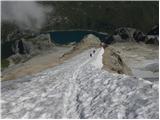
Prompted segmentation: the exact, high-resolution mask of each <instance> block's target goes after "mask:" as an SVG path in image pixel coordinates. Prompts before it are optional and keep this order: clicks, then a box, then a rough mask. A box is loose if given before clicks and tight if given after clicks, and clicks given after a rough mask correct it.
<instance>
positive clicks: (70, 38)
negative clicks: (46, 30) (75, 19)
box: [50, 30, 108, 44]
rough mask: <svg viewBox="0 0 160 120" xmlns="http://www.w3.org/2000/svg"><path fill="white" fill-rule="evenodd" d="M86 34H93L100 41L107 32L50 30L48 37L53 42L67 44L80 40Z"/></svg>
mask: <svg viewBox="0 0 160 120" xmlns="http://www.w3.org/2000/svg"><path fill="white" fill-rule="evenodd" d="M88 34H93V35H95V36H96V37H98V38H99V39H100V40H101V41H103V40H104V39H105V38H106V37H108V35H107V33H101V32H95V31H87V30H86V31H85V30H84V31H83V30H73V31H53V32H50V37H51V40H52V41H53V42H54V43H57V44H68V43H71V42H80V41H81V40H82V39H83V38H84V37H85V36H86V35H88Z"/></svg>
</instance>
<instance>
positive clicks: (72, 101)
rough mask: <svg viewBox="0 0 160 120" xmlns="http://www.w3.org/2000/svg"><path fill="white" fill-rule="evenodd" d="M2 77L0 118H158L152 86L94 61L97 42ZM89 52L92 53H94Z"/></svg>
mask: <svg viewBox="0 0 160 120" xmlns="http://www.w3.org/2000/svg"><path fill="white" fill-rule="evenodd" d="M92 52H93V49H89V50H86V51H85V52H83V53H81V54H79V55H77V56H75V57H73V58H72V59H70V60H68V61H66V62H65V63H64V64H62V65H59V66H56V67H54V68H51V69H47V70H45V71H43V72H41V73H38V74H36V75H35V76H28V77H25V78H22V79H18V80H12V81H3V82H2V100H1V104H2V118H114V119H115V118H159V112H158V86H157V85H155V84H153V83H152V82H149V81H145V80H143V79H138V78H135V77H129V76H126V75H120V74H113V73H108V72H107V71H104V70H101V69H100V68H101V66H100V67H97V66H98V65H97V62H96V61H100V60H101V61H102V57H99V56H101V55H102V54H103V50H102V48H99V49H96V52H95V53H94V54H93V57H90V56H89V54H90V53H92ZM94 57H95V58H96V57H97V58H96V59H94Z"/></svg>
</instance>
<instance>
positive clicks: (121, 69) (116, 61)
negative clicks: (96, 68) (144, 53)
mask: <svg viewBox="0 0 160 120" xmlns="http://www.w3.org/2000/svg"><path fill="white" fill-rule="evenodd" d="M103 64H104V69H105V70H109V71H112V72H116V73H119V74H126V75H132V71H131V69H130V68H129V67H128V66H127V65H126V64H125V62H124V61H123V59H122V56H121V55H120V54H119V51H118V50H116V49H115V48H113V47H111V46H109V47H106V48H105V51H104V54H103Z"/></svg>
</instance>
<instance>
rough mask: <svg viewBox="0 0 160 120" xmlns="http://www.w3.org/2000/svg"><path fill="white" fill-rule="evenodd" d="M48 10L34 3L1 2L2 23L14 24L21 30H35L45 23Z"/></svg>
mask: <svg viewBox="0 0 160 120" xmlns="http://www.w3.org/2000/svg"><path fill="white" fill-rule="evenodd" d="M50 10H51V8H49V7H44V6H42V5H40V4H38V3H37V2H35V1H29V2H28V1H14V2H11V1H10V2H9V1H8V2H7V1H5V2H2V21H9V22H12V23H15V24H17V25H18V26H19V27H20V28H21V29H31V30H37V29H40V28H41V27H42V25H43V24H44V23H45V17H46V13H47V12H49V11H50Z"/></svg>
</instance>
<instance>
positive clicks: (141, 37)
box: [133, 30, 145, 42]
mask: <svg viewBox="0 0 160 120" xmlns="http://www.w3.org/2000/svg"><path fill="white" fill-rule="evenodd" d="M133 38H134V40H135V41H136V42H144V41H145V34H144V33H143V32H142V31H139V30H136V31H135V32H134V34H133Z"/></svg>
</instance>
